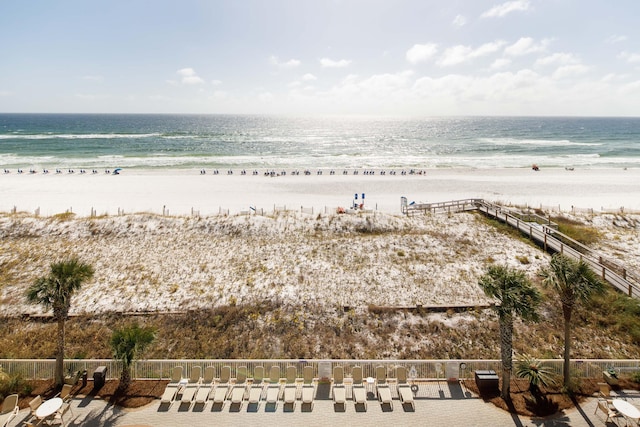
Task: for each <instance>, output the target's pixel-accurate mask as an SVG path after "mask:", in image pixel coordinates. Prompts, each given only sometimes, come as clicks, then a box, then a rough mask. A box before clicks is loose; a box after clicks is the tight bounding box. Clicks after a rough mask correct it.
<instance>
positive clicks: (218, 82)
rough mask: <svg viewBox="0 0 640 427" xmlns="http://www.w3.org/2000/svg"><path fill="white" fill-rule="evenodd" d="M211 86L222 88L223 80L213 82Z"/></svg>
mask: <svg viewBox="0 0 640 427" xmlns="http://www.w3.org/2000/svg"><path fill="white" fill-rule="evenodd" d="M211 84H212V85H213V86H220V85H221V84H222V80H211Z"/></svg>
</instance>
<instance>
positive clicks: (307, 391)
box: [302, 365, 316, 409]
mask: <svg viewBox="0 0 640 427" xmlns="http://www.w3.org/2000/svg"><path fill="white" fill-rule="evenodd" d="M302 381H303V383H302V404H303V405H310V406H311V409H313V396H314V394H315V391H316V389H315V387H314V386H313V366H311V365H307V366H305V367H304V368H303V369H302Z"/></svg>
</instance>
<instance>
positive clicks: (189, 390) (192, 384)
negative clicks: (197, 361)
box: [181, 366, 202, 404]
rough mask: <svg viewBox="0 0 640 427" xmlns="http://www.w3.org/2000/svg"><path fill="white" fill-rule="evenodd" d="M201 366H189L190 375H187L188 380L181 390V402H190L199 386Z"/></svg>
mask: <svg viewBox="0 0 640 427" xmlns="http://www.w3.org/2000/svg"><path fill="white" fill-rule="evenodd" d="M200 374H202V368H201V367H200V366H194V367H193V368H191V375H189V382H188V383H187V384H186V385H185V386H184V389H183V390H182V400H181V402H182V403H189V404H190V403H191V401H192V400H193V398H194V397H195V395H196V392H197V391H198V388H199V387H200V382H201V380H202V377H201V376H200Z"/></svg>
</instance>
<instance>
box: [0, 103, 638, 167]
mask: <svg viewBox="0 0 640 427" xmlns="http://www.w3.org/2000/svg"><path fill="white" fill-rule="evenodd" d="M533 163H536V164H538V165H539V166H540V167H541V168H546V167H551V168H562V167H575V168H637V167H640V118H550V117H453V118H422V119H418V118H411V119H399V118H363V117H321V118H318V117H314V118H304V117H278V116H250V115H246V116H242V115H119V114H114V115H99V114H95V115H94V114H0V167H2V168H5V169H9V170H12V169H16V168H22V169H34V170H41V169H53V168H87V169H93V168H95V169H105V168H116V167H121V168H141V169H162V168H165V169H166V168H194V169H202V168H204V169H228V168H231V169H258V168H259V169H274V170H279V169H287V168H327V169H334V168H335V169H347V168H348V169H353V168H369V169H373V168H375V169H385V168H425V169H426V168H467V167H474V168H522V167H530V166H531V165H532V164H533Z"/></svg>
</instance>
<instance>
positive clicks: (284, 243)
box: [0, 169, 640, 357]
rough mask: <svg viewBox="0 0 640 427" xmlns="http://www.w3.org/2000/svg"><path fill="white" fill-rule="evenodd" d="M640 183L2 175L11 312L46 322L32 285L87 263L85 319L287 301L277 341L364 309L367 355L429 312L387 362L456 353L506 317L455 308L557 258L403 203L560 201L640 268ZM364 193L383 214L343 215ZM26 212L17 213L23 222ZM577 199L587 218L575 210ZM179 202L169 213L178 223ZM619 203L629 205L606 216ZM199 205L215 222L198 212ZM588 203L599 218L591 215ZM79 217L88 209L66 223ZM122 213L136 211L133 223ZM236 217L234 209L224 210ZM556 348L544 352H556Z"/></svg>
mask: <svg viewBox="0 0 640 427" xmlns="http://www.w3.org/2000/svg"><path fill="white" fill-rule="evenodd" d="M638 175H640V172H639V171H637V170H584V171H580V170H576V171H565V170H541V171H540V172H533V171H531V170H522V169H520V170H516V169H504V170H481V169H479V170H457V169H452V170H428V171H427V172H426V174H422V175H417V174H415V175H401V174H398V173H397V174H396V175H390V174H388V173H387V174H386V175H380V174H379V173H376V174H367V175H365V174H363V173H362V172H361V173H359V174H358V175H355V176H354V175H353V174H350V175H342V174H336V175H331V174H329V172H328V171H324V172H323V174H322V175H318V174H317V173H312V174H311V175H303V174H302V173H301V174H300V175H296V176H291V175H286V176H278V177H265V176H264V175H257V176H254V175H251V174H247V175H240V174H239V173H238V172H235V173H234V174H233V175H227V174H226V171H225V172H221V173H220V174H219V175H212V174H206V175H200V172H199V171H192V170H181V171H171V172H162V173H158V172H149V171H135V170H125V171H124V172H123V173H122V174H121V175H118V176H113V175H106V174H95V175H94V174H90V173H89V174H82V175H80V174H78V173H77V172H76V173H75V174H59V175H56V174H53V175H52V174H48V175H43V174H30V175H25V174H22V175H18V174H15V173H11V174H6V175H0V196H1V198H0V200H1V203H2V205H1V206H0V211H2V213H0V271H1V272H2V276H3V283H2V287H1V288H0V315H5V316H22V315H40V314H43V311H42V308H41V307H39V306H33V305H28V304H27V303H26V300H25V298H24V292H25V289H26V288H27V286H28V285H29V284H30V283H33V281H34V280H35V279H36V278H37V277H39V276H41V275H43V274H45V272H46V271H47V269H48V266H49V264H50V263H51V262H52V261H54V260H57V259H60V258H61V257H66V256H70V255H77V256H79V257H80V258H81V259H82V260H84V261H86V262H89V263H91V264H92V265H93V266H94V268H95V271H96V274H95V277H94V278H93V280H92V281H91V282H90V283H87V284H85V285H84V286H83V287H82V289H81V290H80V292H78V293H77V294H76V295H75V296H74V302H73V306H72V308H71V313H72V314H77V315H101V314H106V315H108V314H109V313H113V312H117V313H131V312H135V313H186V312H190V311H191V310H202V311H206V310H211V309H214V308H216V309H224V308H225V307H235V306H240V307H259V306H261V304H265V303H267V304H270V306H271V307H278V308H277V309H275V312H270V311H269V312H266V313H265V314H264V315H261V316H262V317H259V319H258V320H257V322H258V324H259V325H261V326H256V327H257V328H259V329H260V328H266V329H264V331H263V332H264V333H265V334H268V333H269V332H268V331H270V329H269V328H270V327H271V326H269V325H274V324H280V323H278V322H284V323H282V324H285V325H287V328H288V327H289V326H290V325H303V324H304V325H307V326H306V327H309V328H313V325H315V324H321V325H334V324H335V325H334V326H335V327H336V328H338V329H340V328H342V327H343V326H342V323H341V322H344V321H345V320H344V319H343V317H342V316H344V315H345V314H344V313H345V309H344V308H345V307H349V313H353V316H355V317H353V318H354V319H355V318H357V319H361V320H353V319H352V320H353V321H354V322H356V323H357V324H358V325H360V323H362V324H361V325H360V326H357V327H356V326H354V328H356V329H359V330H360V329H361V330H363V331H368V332H365V333H364V335H365V336H367V337H369V338H370V342H369V344H367V345H365V346H364V347H363V349H366V348H378V347H379V343H378V342H377V341H376V340H377V338H375V336H376V335H375V333H374V331H377V330H378V328H379V324H378V323H376V321H372V322H369V320H367V319H371V313H375V310H376V309H375V307H383V310H385V309H388V308H392V307H395V308H398V307H417V306H422V307H424V308H426V309H427V310H428V311H429V313H428V314H425V315H420V314H406V313H405V314H402V313H398V314H397V315H396V317H394V319H395V320H394V322H399V323H398V324H397V325H396V326H394V327H393V328H392V330H393V331H394V332H393V334H396V335H397V336H396V335H394V340H396V339H397V342H399V343H402V345H399V346H395V347H394V348H387V347H384V349H383V350H381V351H380V353H376V356H377V357H392V356H395V357H400V356H402V355H405V356H406V355H408V354H411V355H413V356H416V357H417V356H418V355H420V357H426V355H427V354H440V355H444V356H447V357H449V356H451V354H450V353H449V352H448V350H447V349H449V348H454V347H455V346H456V345H458V344H455V343H456V342H457V340H458V338H456V337H457V336H458V335H456V334H461V333H465V334H466V333H470V334H472V332H471V331H474V330H476V329H477V325H478V322H480V323H483V322H486V321H488V319H491V314H492V311H491V310H480V311H475V310H472V311H466V310H463V312H460V313H457V314H454V315H451V313H449V312H448V311H447V312H446V313H445V312H442V311H443V310H448V308H450V307H486V306H488V305H490V304H492V303H493V301H492V300H491V299H489V298H487V297H486V296H485V295H484V294H483V293H482V291H481V289H480V287H479V286H478V279H479V277H480V276H481V275H482V274H484V272H485V271H486V269H487V266H488V265H492V264H506V265H509V266H511V267H514V268H518V269H520V270H523V271H524V272H525V273H526V274H527V275H528V276H529V277H530V278H532V279H534V280H535V278H536V274H537V272H538V271H539V269H540V268H541V267H542V266H544V265H546V264H547V263H548V261H549V255H548V254H546V253H544V252H543V251H541V250H540V248H537V247H535V246H534V245H530V244H528V243H527V242H525V241H522V240H520V239H517V238H514V237H513V236H510V235H508V234H504V233H503V232H501V231H500V230H499V229H498V228H496V227H495V226H493V225H491V224H489V223H487V222H486V220H485V219H484V217H482V216H481V215H477V214H474V213H459V214H455V215H446V214H440V215H416V216H412V217H406V216H403V215H402V214H401V213H400V197H401V196H406V197H407V198H408V200H410V201H413V200H415V201H423V202H429V201H446V200H452V199H458V198H471V197H473V198H485V199H488V200H492V201H496V202H500V203H511V204H519V205H525V204H528V205H529V206H533V207H539V206H540V205H543V208H545V210H547V211H548V210H549V208H551V207H553V208H554V209H557V208H558V205H559V207H560V208H561V209H562V210H563V211H565V212H563V213H562V214H563V215H568V216H570V217H571V218H572V219H573V220H575V221H578V222H579V223H582V224H584V225H585V226H588V227H594V228H596V229H597V230H598V231H599V233H601V235H602V238H601V239H600V241H599V243H597V244H596V245H595V248H594V249H596V250H597V251H598V252H599V253H601V254H602V255H603V256H605V257H606V258H609V259H612V260H615V261H616V262H617V263H619V264H622V265H625V266H626V267H627V268H628V269H629V270H634V271H640V243H639V242H640V235H639V234H638V230H639V229H640V215H639V214H637V213H633V212H630V210H631V209H640V197H638V196H639V195H640V191H639V189H638V184H637V183H638V182H639V181H640V180H638V178H639V176H638ZM356 192H357V193H358V194H359V201H361V194H362V193H365V207H366V208H367V211H364V212H358V213H357V214H354V215H340V214H337V213H336V208H337V207H339V206H342V207H348V206H350V204H351V203H352V202H353V195H354V193H356ZM14 206H15V207H16V210H17V214H13V213H11V210H12V209H13V207H14ZM572 206H574V207H576V208H580V209H576V212H575V213H570V212H568V211H570V210H571V207H572ZM622 206H624V207H625V212H624V213H623V212H621V211H620V207H622ZM38 207H39V208H40V215H38V216H35V215H34V210H36V209H37V208H38ZM163 207H164V209H165V213H167V212H168V214H166V215H162V210H163ZM250 207H255V208H257V209H258V210H260V209H264V213H263V214H261V215H247V214H241V213H242V212H246V213H250V212H253V211H252V210H251V209H250ZM274 207H277V208H284V207H286V208H287V211H286V212H283V211H281V210H280V209H277V210H276V211H275V212H274ZM300 207H304V208H305V209H304V210H301V209H300ZM603 207H604V208H608V209H616V212H609V213H598V212H597V211H599V210H600V209H601V208H603ZM192 208H193V209H195V210H196V211H199V215H191V209H192ZM311 208H313V213H311ZM587 208H592V209H594V210H595V214H592V213H585V212H583V211H582V210H581V209H587ZM69 209H72V211H73V212H74V213H75V214H76V215H58V216H57V215H56V214H58V213H63V212H65V211H66V210H69ZM91 209H94V211H95V212H96V216H95V217H90V212H91ZM118 209H120V211H121V212H122V211H124V212H125V214H124V215H117V213H118ZM220 209H224V210H225V212H226V210H228V211H229V214H228V215H227V214H223V215H219V214H218V213H219V212H220ZM558 214H559V213H557V212H556V213H554V215H558ZM371 307H374V308H373V309H372V308H371ZM372 310H373V311H372ZM349 316H352V315H351V314H349ZM349 318H351V317H349ZM274 319H275V320H274ZM278 319H283V320H278ZM417 325H418V326H417ZM328 327H329V329H330V328H331V326H328ZM414 327H419V328H424V329H425V330H427V331H430V330H440V329H441V328H445V329H447V330H452V331H457V332H455V333H452V334H453V335H454V336H452V337H450V338H448V339H450V340H451V342H450V343H449V344H450V345H449V344H447V342H448V341H446V342H444V343H443V341H441V340H431V338H429V334H428V333H427V335H425V338H424V341H423V344H424V345H423V346H422V347H421V348H422V349H423V350H421V351H426V353H423V352H420V351H418V350H415V349H414V347H415V346H414V343H413V342H412V338H411V335H410V334H409V335H406V336H405V335H402V334H399V335H398V333H397V332H395V331H399V330H401V329H402V328H409V329H411V328H414ZM261 330H262V329H261ZM464 331H467V332H464ZM603 334H605V332H603ZM401 335H402V336H401ZM543 336H544V335H543ZM603 336H604V335H603ZM605 337H606V336H605ZM600 338H601V339H604V338H602V336H601V337H600ZM478 339H479V340H480V341H478V342H482V339H480V338H478ZM483 339H484V338H483ZM607 339H609V340H610V338H607ZM385 342H386V341H385ZM345 345H347V344H345ZM441 346H444V347H442V348H441ZM482 346H484V345H481V347H482ZM552 347H553V345H552V344H548V343H540V348H541V349H543V350H544V349H547V350H550V351H553V348H552ZM614 347H615V348H616V349H617V350H616V351H617V353H616V355H618V356H619V355H628V354H631V353H630V352H633V351H634V350H633V349H634V348H636V347H634V346H633V345H629V346H627V345H626V344H625V345H622V344H620V343H618V342H616V344H615V345H613V344H612V347H611V348H614ZM345 348H346V347H345ZM402 348H405V349H409V348H412V349H414V350H415V351H414V350H411V351H409V350H406V351H409V352H408V353H407V352H406V351H405V350H402ZM456 348H457V347H456ZM425 349H426V350H425ZM543 350H541V351H543ZM345 351H347V350H345ZM363 351H364V350H363ZM581 351H582V350H581ZM584 352H585V353H584V354H592V349H591V348H585V349H584ZM365 353H366V354H367V355H369V356H371V353H367V352H366V351H365V352H364V353H362V354H361V356H362V355H364V354H365ZM345 354H346V353H345ZM348 354H351V355H352V356H353V355H354V354H360V353H348ZM581 354H582V353H581ZM369 356H367V357H369ZM600 356H602V357H604V356H607V357H608V356H611V354H609V353H606V354H605V353H602V354H600ZM363 357H364V356H363ZM403 357H404V356H403Z"/></svg>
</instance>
